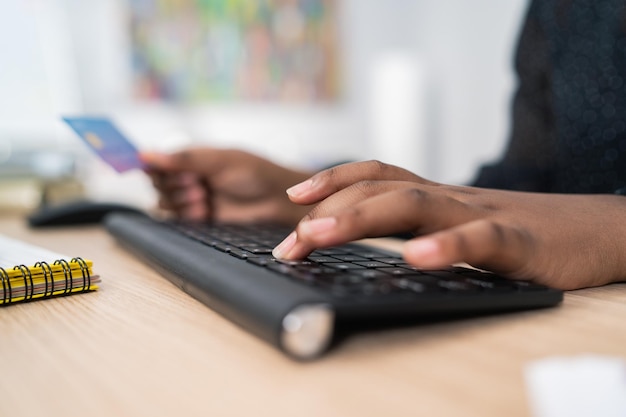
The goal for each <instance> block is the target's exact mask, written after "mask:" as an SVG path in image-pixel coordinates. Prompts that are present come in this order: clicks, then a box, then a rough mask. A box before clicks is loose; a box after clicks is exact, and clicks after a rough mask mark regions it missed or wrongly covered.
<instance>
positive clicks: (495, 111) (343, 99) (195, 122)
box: [0, 0, 527, 210]
mask: <svg viewBox="0 0 626 417" xmlns="http://www.w3.org/2000/svg"><path fill="white" fill-rule="evenodd" d="M526 7H527V2H526V0H508V1H501V0H474V1H471V2H467V1H465V0H446V1H439V0H387V1H380V0H0V210H23V209H32V208H34V207H36V206H38V205H39V204H41V203H42V202H48V203H55V202H59V201H62V200H65V199H73V198H77V197H86V198H90V199H95V200H107V201H122V202H127V203H132V204H136V205H139V206H143V207H150V206H151V205H152V204H153V203H154V197H155V196H154V193H153V191H152V189H151V186H150V185H149V183H148V181H147V179H146V178H145V176H144V175H143V174H142V173H141V172H129V173H125V174H117V173H115V172H114V171H113V170H112V169H110V168H109V167H108V166H105V165H104V164H103V163H102V162H100V160H98V159H97V158H96V157H95V156H94V155H93V154H91V153H90V152H89V151H88V150H87V149H86V147H85V146H84V145H83V144H82V142H81V141H80V140H79V139H78V138H77V137H76V136H75V134H74V133H73V132H72V131H70V129H69V128H68V127H66V126H65V125H63V124H62V122H61V119H60V117H61V116H64V115H91V116H105V117H109V118H111V119H112V120H113V121H114V122H115V124H116V125H118V127H120V128H121V130H122V131H123V132H124V133H125V134H126V135H127V136H128V137H129V138H130V139H131V140H132V141H133V142H134V143H135V144H136V145H137V146H138V147H139V148H141V149H144V150H157V151H172V150H176V149H179V148H181V147H187V146H191V145H198V144H210V145H212V146H220V147H238V148H243V149H247V150H250V151H253V152H256V153H259V154H261V155H263V156H266V157H268V158H270V159H272V160H274V161H276V162H279V163H283V164H287V165H290V166H295V167H305V168H311V169H315V168H319V167H322V166H324V165H327V164H331V163H333V162H336V161H343V160H362V159H371V158H376V159H380V160H382V161H385V162H390V163H394V164H397V165H400V166H403V167H405V168H408V169H410V170H412V171H414V172H416V173H418V174H420V175H423V176H425V177H427V178H430V179H434V180H438V181H444V182H449V183H464V182H468V181H470V180H471V179H472V177H473V175H474V173H475V171H476V169H477V167H478V166H479V165H480V164H482V163H485V162H488V161H491V160H493V159H495V158H497V157H498V156H499V154H500V153H501V152H502V150H503V146H504V144H505V142H506V138H507V135H508V130H509V121H510V118H509V108H510V98H511V94H512V92H513V89H514V87H515V78H514V73H513V68H512V62H513V51H514V47H515V43H516V40H517V35H518V33H519V30H520V25H521V23H522V19H523V16H524V13H525V9H526Z"/></svg>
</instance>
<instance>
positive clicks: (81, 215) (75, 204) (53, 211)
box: [28, 200, 145, 227]
mask: <svg viewBox="0 0 626 417" xmlns="http://www.w3.org/2000/svg"><path fill="white" fill-rule="evenodd" d="M120 211H123V212H127V213H128V212H130V213H137V214H145V213H144V212H142V211H141V210H140V209H138V208H136V207H133V206H130V205H126V204H122V203H113V202H96V201H86V200H78V201H71V202H68V203H61V204H58V205H53V206H45V207H42V208H40V209H39V210H37V211H35V212H33V213H31V214H30V215H29V216H28V224H29V225H30V226H31V227H50V226H71V225H85V224H97V223H100V222H101V221H102V219H104V217H105V216H106V215H107V214H109V213H112V212H120Z"/></svg>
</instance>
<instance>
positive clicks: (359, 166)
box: [287, 161, 436, 204]
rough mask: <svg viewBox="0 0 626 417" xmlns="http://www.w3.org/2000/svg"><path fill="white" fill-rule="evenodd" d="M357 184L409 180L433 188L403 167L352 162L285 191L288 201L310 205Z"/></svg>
mask: <svg viewBox="0 0 626 417" xmlns="http://www.w3.org/2000/svg"><path fill="white" fill-rule="evenodd" d="M360 181H411V182H417V183H420V184H428V185H436V183H434V182H432V181H428V180H426V179H424V178H421V177H419V176H417V175H415V174H413V173H412V172H410V171H407V170H406V169H404V168H400V167H397V166H394V165H389V164H385V163H383V162H380V161H365V162H353V163H348V164H343V165H338V166H336V167H333V168H329V169H326V170H324V171H321V172H318V173H317V174H315V175H313V176H312V177H311V178H309V179H308V180H306V181H304V182H301V183H300V184H296V185H294V186H293V187H291V188H289V189H288V190H287V194H288V195H289V198H290V199H291V201H293V202H294V203H297V204H313V203H316V202H318V201H321V200H323V199H324V198H326V197H328V196H330V195H331V194H334V193H336V192H338V191H340V190H343V189H344V188H346V187H349V186H351V185H353V184H355V183H357V182H360Z"/></svg>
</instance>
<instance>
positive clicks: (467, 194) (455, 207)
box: [274, 161, 626, 289]
mask: <svg viewBox="0 0 626 417" xmlns="http://www.w3.org/2000/svg"><path fill="white" fill-rule="evenodd" d="M288 194H289V196H290V198H291V200H292V201H294V202H296V203H298V204H307V205H310V204H316V203H319V204H318V205H317V206H316V207H315V208H314V209H313V210H311V212H310V213H309V214H307V215H306V216H305V217H304V218H303V219H302V221H301V222H300V223H299V225H298V226H297V228H296V230H295V231H294V232H292V233H291V234H290V235H289V236H288V237H287V238H286V239H285V240H284V241H283V242H282V243H281V244H280V245H279V246H278V247H277V248H276V249H275V250H274V255H275V256H276V257H277V258H283V259H297V258H302V257H305V256H306V255H307V254H308V253H309V252H310V251H311V250H312V249H314V248H318V247H327V246H333V245H338V244H341V243H344V242H348V241H351V240H355V239H360V238H365V237H374V236H385V235H389V234H393V233H397V232H405V231H412V232H413V233H415V234H416V236H418V237H416V238H415V239H413V240H410V241H408V242H407V243H406V244H405V246H404V252H403V256H404V258H405V259H406V260H407V261H408V262H409V263H411V264H413V265H415V266H418V267H421V268H439V267H443V266H445V265H449V264H452V263H456V262H467V263H469V264H471V265H473V266H476V267H479V268H483V269H487V270H491V271H495V272H498V273H501V274H503V275H507V276H509V277H511V278H514V279H520V280H528V279H535V281H537V282H539V283H541V284H544V285H548V286H551V287H555V288H560V289H575V288H581V287H588V286H596V285H603V284H607V283H610V282H616V281H623V280H625V279H626V272H625V271H626V249H625V248H626V232H625V231H626V227H625V225H626V198H624V197H621V196H616V195H563V194H561V195H557V194H539V193H522V192H511V191H502V190H490V189H480V188H473V187H459V186H448V185H444V184H437V183H434V182H431V181H428V180H425V179H423V178H420V177H418V176H416V175H414V174H411V173H410V172H408V171H405V170H403V169H401V168H397V167H394V166H391V165H386V164H383V163H380V162H376V161H369V162H360V163H353V164H347V165H343V166H338V167H335V168H331V169H329V170H326V171H322V172H320V173H318V174H316V175H314V176H313V177H311V178H310V179H307V180H306V181H304V182H301V183H300V184H298V185H296V186H294V187H292V188H290V189H289V190H288Z"/></svg>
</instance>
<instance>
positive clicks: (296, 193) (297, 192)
mask: <svg viewBox="0 0 626 417" xmlns="http://www.w3.org/2000/svg"><path fill="white" fill-rule="evenodd" d="M312 186H313V180H312V179H308V180H306V181H303V182H301V183H299V184H296V185H294V186H293V187H290V188H287V194H288V195H289V196H291V197H300V196H301V195H303V194H306V193H307V192H308V191H309V190H310V189H311V188H312Z"/></svg>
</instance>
